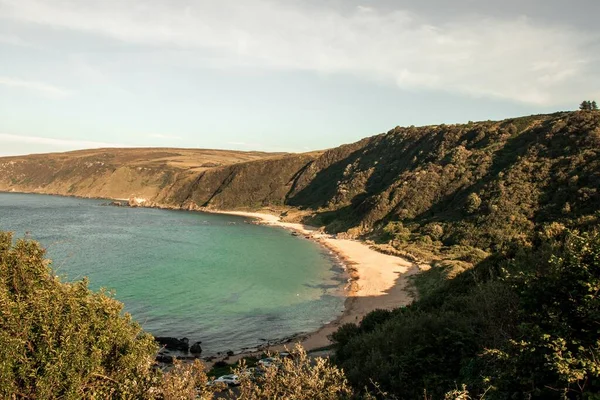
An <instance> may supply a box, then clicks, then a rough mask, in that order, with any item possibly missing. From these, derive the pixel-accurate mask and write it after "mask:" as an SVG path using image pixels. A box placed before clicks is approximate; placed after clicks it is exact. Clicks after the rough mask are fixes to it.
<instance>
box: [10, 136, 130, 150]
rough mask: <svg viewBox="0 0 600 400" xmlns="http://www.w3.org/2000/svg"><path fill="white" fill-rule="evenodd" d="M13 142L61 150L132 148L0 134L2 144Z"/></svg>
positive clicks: (83, 141) (123, 145) (77, 140)
mask: <svg viewBox="0 0 600 400" xmlns="http://www.w3.org/2000/svg"><path fill="white" fill-rule="evenodd" d="M2 142H11V143H23V144H35V145H45V146H51V147H58V148H61V149H89V148H100V147H132V146H130V145H125V144H121V143H108V142H96V141H91V140H79V139H57V138H48V137H40V136H22V135H12V134H8V133H0V143H2Z"/></svg>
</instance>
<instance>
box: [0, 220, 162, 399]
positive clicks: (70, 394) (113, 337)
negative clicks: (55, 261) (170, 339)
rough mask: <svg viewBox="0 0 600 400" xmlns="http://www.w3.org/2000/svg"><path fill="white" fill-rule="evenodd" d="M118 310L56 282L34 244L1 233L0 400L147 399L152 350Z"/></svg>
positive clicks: (82, 286) (98, 296) (80, 287)
mask: <svg viewBox="0 0 600 400" xmlns="http://www.w3.org/2000/svg"><path fill="white" fill-rule="evenodd" d="M122 308H123V306H122V304H121V303H119V302H118V301H116V300H114V299H112V298H111V297H109V296H108V295H107V294H106V293H104V292H100V293H93V292H91V291H90V290H89V289H88V287H87V281H85V280H83V281H79V282H73V283H62V282H61V281H60V280H59V279H58V278H57V277H56V276H54V275H53V274H52V270H51V269H50V267H49V262H48V261H47V260H45V259H44V250H43V249H42V248H41V247H40V246H39V245H38V244H37V243H36V242H33V241H29V240H18V241H17V242H16V244H14V245H13V242H12V236H11V234H9V233H4V232H0V314H1V318H0V397H2V398H13V396H19V397H24V398H36V399H51V398H61V399H82V398H131V399H143V398H148V397H150V393H151V391H150V390H149V389H150V388H151V387H152V385H153V384H155V383H156V379H157V375H156V374H154V373H153V372H152V370H151V369H150V366H151V365H152V363H153V362H154V356H155V354H156V351H157V346H156V344H155V342H154V340H153V338H152V336H150V335H148V334H145V333H144V332H143V331H142V329H141V328H140V326H139V325H138V324H136V323H134V322H133V321H132V320H131V318H130V316H129V315H127V314H123V313H122Z"/></svg>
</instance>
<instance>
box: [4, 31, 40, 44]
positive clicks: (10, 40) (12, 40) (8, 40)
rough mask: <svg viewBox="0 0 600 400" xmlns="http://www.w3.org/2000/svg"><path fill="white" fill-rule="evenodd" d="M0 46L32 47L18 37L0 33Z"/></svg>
mask: <svg viewBox="0 0 600 400" xmlns="http://www.w3.org/2000/svg"><path fill="white" fill-rule="evenodd" d="M0 44H8V45H11V46H20V47H33V45H32V44H31V43H29V42H27V41H25V40H23V39H21V38H20V37H18V36H16V35H12V34H5V33H0Z"/></svg>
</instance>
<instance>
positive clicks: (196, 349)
mask: <svg viewBox="0 0 600 400" xmlns="http://www.w3.org/2000/svg"><path fill="white" fill-rule="evenodd" d="M201 344H202V342H196V343H194V344H193V345H192V347H190V353H193V354H200V353H202V346H200V345H201Z"/></svg>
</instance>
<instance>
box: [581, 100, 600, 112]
mask: <svg viewBox="0 0 600 400" xmlns="http://www.w3.org/2000/svg"><path fill="white" fill-rule="evenodd" d="M579 109H580V110H582V111H597V110H598V104H596V100H592V101H589V100H584V101H582V102H581V104H580V105H579Z"/></svg>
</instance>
